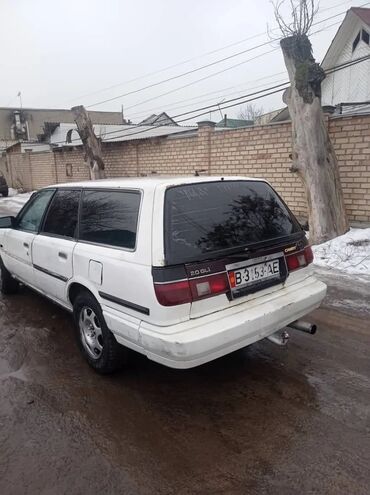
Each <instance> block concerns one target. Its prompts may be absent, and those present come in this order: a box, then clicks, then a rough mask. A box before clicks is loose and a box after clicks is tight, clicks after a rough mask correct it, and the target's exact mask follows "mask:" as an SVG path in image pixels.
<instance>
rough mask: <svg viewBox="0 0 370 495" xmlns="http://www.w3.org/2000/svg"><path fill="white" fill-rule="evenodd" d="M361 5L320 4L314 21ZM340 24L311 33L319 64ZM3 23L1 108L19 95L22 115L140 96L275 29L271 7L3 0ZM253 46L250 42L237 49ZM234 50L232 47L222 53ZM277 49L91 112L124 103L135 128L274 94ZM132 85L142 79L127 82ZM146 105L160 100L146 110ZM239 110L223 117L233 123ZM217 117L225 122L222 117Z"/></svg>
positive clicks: (279, 69) (232, 1)
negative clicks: (162, 115) (163, 116)
mask: <svg viewBox="0 0 370 495" xmlns="http://www.w3.org/2000/svg"><path fill="white" fill-rule="evenodd" d="M364 3H365V1H363V2H361V0H360V1H358V2H353V1H343V0H342V1H340V0H321V2H320V6H321V8H320V12H319V13H318V15H317V18H316V22H317V21H321V20H322V19H326V18H328V17H332V16H334V15H336V14H339V13H340V12H343V11H345V10H346V9H348V8H349V7H351V6H356V5H357V6H358V5H362V4H364ZM343 17H344V16H340V17H336V18H334V19H329V20H327V21H325V22H322V23H319V24H318V25H317V26H315V27H313V28H312V32H313V33H315V31H319V30H320V31H321V30H322V31H321V32H319V33H317V34H313V36H312V38H311V41H312V44H313V48H314V55H315V57H316V59H317V60H318V61H321V59H322V57H323V56H324V54H325V52H326V50H327V48H328V46H329V44H330V41H331V39H332V38H333V36H334V34H335V32H336V30H337V29H338V23H340V21H341V20H342V19H343ZM0 19H1V29H0V43H1V44H0V46H1V57H0V67H1V69H0V70H1V79H0V89H1V91H0V106H17V105H19V98H17V93H18V91H21V93H22V99H23V106H24V107H44V108H70V107H71V106H73V105H78V104H83V105H86V106H89V105H93V104H95V103H97V102H100V101H102V100H106V99H109V98H113V97H116V96H119V95H121V94H124V93H129V92H132V91H135V90H137V89H140V88H143V87H145V86H148V85H151V84H154V83H156V82H159V81H162V80H163V79H167V78H170V77H174V76H177V75H180V74H182V73H183V72H186V71H190V70H192V69H196V68H198V67H201V66H203V65H206V64H209V63H212V62H214V61H217V60H219V59H221V58H224V57H227V56H230V55H233V54H235V53H238V52H240V51H243V50H248V49H250V48H253V47H255V46H256V45H260V44H262V43H264V42H266V41H268V40H269V38H268V36H267V24H268V25H269V26H270V28H273V27H274V26H275V23H274V19H273V8H272V5H271V3H270V1H269V0H134V1H132V0H130V1H129V0H59V1H58V2H50V0H32V1H31V0H0ZM334 23H337V24H336V25H335V26H332V24H334ZM330 26H331V27H330ZM252 37H253V38H252ZM246 38H252V39H248V40H246V41H243V42H240V41H241V40H245V39H246ZM238 42H240V43H238ZM230 44H234V46H230V47H229V48H227V49H222V48H224V47H225V46H227V45H230ZM276 48H278V44H277V43H270V44H268V45H266V46H263V47H260V48H258V49H253V50H252V51H250V52H247V53H244V54H242V55H240V56H236V57H234V58H231V59H230V60H227V61H224V62H222V63H219V64H216V65H214V66H212V67H209V68H206V69H203V70H199V71H197V72H195V73H193V74H189V75H187V76H184V77H179V78H178V79H175V80H173V81H170V82H167V83H164V84H160V85H158V86H155V87H152V88H149V89H146V90H144V91H140V92H138V93H136V94H131V95H127V96H123V97H120V98H118V99H115V100H113V101H111V102H106V103H103V104H101V105H96V106H91V109H92V110H93V109H94V110H120V109H121V105H123V107H124V114H125V116H127V117H128V118H131V119H132V120H133V122H138V121H139V120H140V119H142V118H144V117H146V116H147V115H149V114H151V113H158V112H160V111H163V110H165V111H167V112H168V113H169V114H170V115H177V114H179V113H182V112H185V111H188V110H193V109H195V108H197V107H201V106H204V105H210V104H213V103H218V102H220V101H222V100H223V99H229V98H233V97H236V96H239V95H241V94H247V93H248V92H253V91H257V90H258V89H261V87H268V86H273V85H275V84H278V83H279V82H283V81H284V80H285V79H286V73H285V67H284V62H283V59H282V56H281V52H280V50H279V49H276ZM221 49H222V50H221ZM274 49H276V50H274ZM214 50H217V52H216V53H213V54H207V53H208V52H211V51H214ZM271 50H274V51H273V52H272V53H268V54H266V55H264V53H265V52H270V51H271ZM255 57H258V58H255ZM251 58H255V59H254V60H250V61H248V60H249V59H251ZM189 59H192V60H191V61H188V62H187V63H182V62H184V61H186V60H189ZM242 62H245V63H242ZM180 63H181V65H178V66H177V67H173V68H171V69H168V70H165V71H162V72H160V73H157V74H152V73H153V72H156V71H159V70H161V69H165V68H167V67H168V66H172V65H175V64H180ZM240 63H242V64H241V65H240V66H239V67H235V68H232V69H230V70H227V71H225V72H223V73H221V74H218V75H214V76H213V77H209V78H207V79H204V80H203V81H200V82H197V83H194V84H191V85H189V86H188V87H186V88H183V89H178V88H180V87H182V86H184V85H188V84H190V83H192V82H193V81H196V80H198V79H201V78H205V77H207V76H209V75H211V74H214V73H215V72H219V71H221V70H224V69H226V68H228V67H231V66H233V65H236V64H240ZM148 74H151V75H148ZM141 76H146V77H141ZM135 78H140V79H138V80H136V81H133V82H127V81H130V80H132V79H135ZM112 86H115V87H113V88H111V87H112ZM104 88H111V89H107V90H105V91H102V89H104ZM172 91H173V92H172ZM168 92H172V93H171V94H167V95H165V96H160V95H162V94H163V93H168ZM209 93H211V94H209ZM159 96H160V97H159ZM149 99H153V101H147V102H146V103H145V101H146V100H149ZM256 105H258V106H263V108H264V110H265V111H269V110H272V109H276V108H279V107H280V106H282V105H281V94H278V95H273V96H270V97H267V98H264V99H263V100H259V101H257V102H256ZM238 110H239V108H238V107H237V108H235V109H228V110H227V111H226V112H227V114H228V115H229V116H230V117H231V116H236V115H237V113H238ZM208 117H209V115H208ZM211 117H212V119H213V120H218V119H219V118H220V112H218V111H217V112H213V113H212V115H211ZM198 120H199V119H198ZM188 123H192V122H188Z"/></svg>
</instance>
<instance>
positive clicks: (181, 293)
mask: <svg viewBox="0 0 370 495" xmlns="http://www.w3.org/2000/svg"><path fill="white" fill-rule="evenodd" d="M154 289H155V294H156V296H157V299H158V302H159V304H162V306H175V305H176V304H185V303H189V302H191V292H190V285H189V280H180V281H179V282H168V283H161V284H158V283H155V284H154Z"/></svg>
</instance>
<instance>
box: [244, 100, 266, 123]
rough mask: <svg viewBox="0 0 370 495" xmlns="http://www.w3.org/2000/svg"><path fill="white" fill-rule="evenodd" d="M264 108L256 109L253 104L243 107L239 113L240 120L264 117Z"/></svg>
mask: <svg viewBox="0 0 370 495" xmlns="http://www.w3.org/2000/svg"><path fill="white" fill-rule="evenodd" d="M263 112H264V110H263V107H256V105H253V103H248V105H246V106H245V107H242V108H241V109H240V110H239V113H238V119H243V120H253V121H255V120H256V119H257V118H258V117H261V115H263Z"/></svg>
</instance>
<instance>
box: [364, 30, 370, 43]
mask: <svg viewBox="0 0 370 495" xmlns="http://www.w3.org/2000/svg"><path fill="white" fill-rule="evenodd" d="M369 40H370V36H369V33H368V32H367V31H365V29H363V30H362V41H365V43H366V44H367V45H368V44H369Z"/></svg>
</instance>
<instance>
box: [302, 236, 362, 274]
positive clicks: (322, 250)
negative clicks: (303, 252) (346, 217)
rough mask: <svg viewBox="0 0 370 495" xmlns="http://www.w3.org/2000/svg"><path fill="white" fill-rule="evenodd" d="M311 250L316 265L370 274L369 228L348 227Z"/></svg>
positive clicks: (351, 272) (346, 271)
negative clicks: (344, 231) (342, 233)
mask: <svg viewBox="0 0 370 495" xmlns="http://www.w3.org/2000/svg"><path fill="white" fill-rule="evenodd" d="M312 250H313V252H314V255H315V258H314V263H315V265H317V266H321V267H325V268H335V269H336V270H340V271H343V272H345V273H348V274H361V275H369V276H370V229H350V230H349V231H348V232H347V233H346V234H344V235H341V236H339V237H336V238H335V239H332V240H331V241H328V242H325V243H324V244H320V245H318V246H312Z"/></svg>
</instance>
